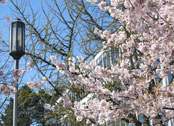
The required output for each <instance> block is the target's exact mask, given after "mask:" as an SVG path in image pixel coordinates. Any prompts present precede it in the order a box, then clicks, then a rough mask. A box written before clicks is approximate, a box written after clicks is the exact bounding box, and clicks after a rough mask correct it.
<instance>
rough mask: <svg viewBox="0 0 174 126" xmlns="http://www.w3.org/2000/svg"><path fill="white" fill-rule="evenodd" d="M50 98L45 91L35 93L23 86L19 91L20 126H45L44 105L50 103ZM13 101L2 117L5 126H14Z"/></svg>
mask: <svg viewBox="0 0 174 126" xmlns="http://www.w3.org/2000/svg"><path fill="white" fill-rule="evenodd" d="M49 98H50V96H49V95H48V94H46V93H45V91H43V90H39V92H38V93H35V92H33V91H32V90H31V89H30V88H29V87H27V86H23V87H22V88H21V89H20V90H19V91H18V126H30V125H31V124H32V123H37V124H38V125H39V124H40V125H44V124H45V122H46V121H45V118H44V117H45V112H46V111H45V110H44V104H45V103H47V102H48V101H49ZM12 120H13V99H12V98H10V103H9V104H8V105H7V107H6V110H5V113H4V114H3V115H2V121H3V122H4V126H12V123H13V122H12Z"/></svg>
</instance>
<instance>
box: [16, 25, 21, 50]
mask: <svg viewBox="0 0 174 126" xmlns="http://www.w3.org/2000/svg"><path fill="white" fill-rule="evenodd" d="M17 38H18V40H17V42H18V51H22V26H21V24H18V37H17Z"/></svg>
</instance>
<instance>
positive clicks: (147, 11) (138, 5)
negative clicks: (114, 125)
mask: <svg viewBox="0 0 174 126" xmlns="http://www.w3.org/2000/svg"><path fill="white" fill-rule="evenodd" d="M88 1H89V2H92V3H96V4H97V5H98V6H99V8H101V9H103V10H104V11H107V12H109V13H110V16H112V17H113V18H115V19H117V20H119V23H120V24H121V27H120V28H118V30H117V31H116V32H114V33H110V32H109V31H107V30H104V31H101V30H98V29H95V31H94V32H95V33H96V34H98V35H100V36H101V38H106V44H105V47H104V48H106V47H115V48H119V50H120V53H121V56H120V59H118V61H119V63H118V64H116V65H112V66H111V69H107V68H102V67H100V66H96V65H95V63H94V62H90V63H87V62H85V61H83V60H82V61H80V62H79V64H78V66H76V65H75V61H74V60H70V70H67V69H66V68H65V65H64V64H63V63H60V62H59V61H58V60H56V58H55V57H54V56H52V57H51V59H52V61H53V62H54V64H55V65H56V67H57V68H58V70H59V71H60V72H62V73H63V74H65V75H66V76H67V78H68V80H69V81H70V82H71V83H73V84H75V85H76V86H77V87H78V88H83V89H84V91H85V92H88V93H94V94H95V95H96V97H97V99H96V98H94V99H90V100H89V103H88V104H86V105H85V106H84V105H83V104H81V102H76V103H75V104H74V106H73V110H74V111H75V115H76V117H77V120H79V121H81V120H82V119H84V118H86V119H87V120H88V123H89V122H91V123H92V122H93V120H95V122H96V123H99V124H103V123H104V122H105V121H108V120H115V121H119V120H121V119H125V118H128V117H129V115H130V114H136V115H137V114H144V115H145V116H146V117H150V118H151V119H153V118H156V117H157V116H159V115H160V116H163V120H162V121H163V123H165V122H166V121H167V120H168V119H170V118H173V115H174V111H172V109H173V108H174V102H173V101H174V84H173V83H171V84H169V85H168V86H167V84H166V85H165V86H162V83H163V82H162V80H163V79H166V78H167V77H168V74H169V73H171V74H173V72H174V65H173V64H174V63H173V62H174V41H173V40H174V39H173V37H174V32H173V31H174V29H173V28H174V27H173V25H174V24H173V22H174V13H173V11H174V2H173V1H172V0H111V1H110V2H107V1H105V0H88ZM118 80H119V81H120V88H121V90H120V91H119V92H117V93H116V92H115V90H116V89H115V90H109V89H107V88H106V84H108V83H111V84H115V82H116V81H118ZM79 106H81V107H79ZM165 108H168V109H167V110H165ZM170 109H171V110H170ZM164 111H165V112H164ZM164 113H165V114H164Z"/></svg>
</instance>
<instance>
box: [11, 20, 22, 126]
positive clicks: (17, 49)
mask: <svg viewBox="0 0 174 126" xmlns="http://www.w3.org/2000/svg"><path fill="white" fill-rule="evenodd" d="M9 50H10V51H9V54H10V55H11V56H12V57H13V59H14V69H15V71H17V70H18V69H19V59H20V58H21V57H22V56H23V55H24V54H25V24H24V23H23V22H22V21H21V20H20V19H16V20H14V21H13V22H12V23H11V24H10V49H9ZM17 76H18V75H17ZM16 82H17V83H18V77H17V79H16ZM15 88H16V93H15V94H14V102H13V126H17V113H18V111H17V110H18V101H17V100H18V99H17V97H18V92H17V90H18V84H16V85H15Z"/></svg>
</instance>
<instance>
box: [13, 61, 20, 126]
mask: <svg viewBox="0 0 174 126" xmlns="http://www.w3.org/2000/svg"><path fill="white" fill-rule="evenodd" d="M14 69H15V77H16V78H15V81H16V85H15V88H16V93H15V94H14V101H13V126H17V115H18V114H17V113H18V75H16V74H17V72H16V71H17V70H18V69H19V59H14Z"/></svg>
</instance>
